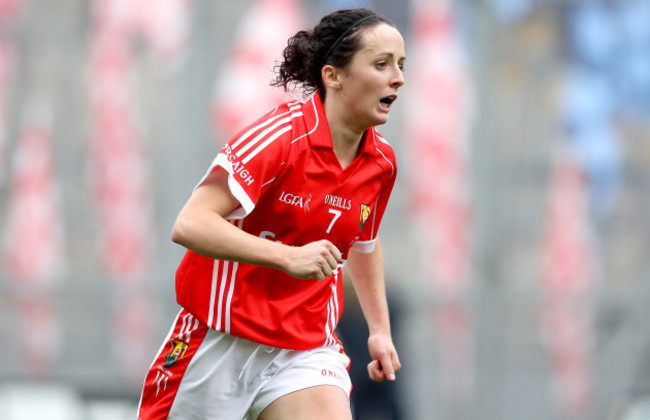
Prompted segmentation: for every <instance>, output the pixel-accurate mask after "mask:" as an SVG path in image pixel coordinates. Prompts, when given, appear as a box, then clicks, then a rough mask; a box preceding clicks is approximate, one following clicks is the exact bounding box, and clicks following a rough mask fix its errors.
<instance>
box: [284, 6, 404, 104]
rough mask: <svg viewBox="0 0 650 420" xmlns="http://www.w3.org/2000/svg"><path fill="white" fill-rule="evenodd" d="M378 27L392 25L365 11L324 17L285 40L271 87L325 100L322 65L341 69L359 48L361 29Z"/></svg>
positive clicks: (335, 13) (339, 13)
mask: <svg viewBox="0 0 650 420" xmlns="http://www.w3.org/2000/svg"><path fill="white" fill-rule="evenodd" d="M379 23H386V24H388V25H391V26H393V27H394V26H395V25H393V24H392V23H391V22H390V21H388V20H387V19H385V18H383V17H381V16H379V15H377V14H376V13H375V12H373V11H372V10H369V9H364V8H361V9H343V10H338V11H336V12H333V13H330V14H329V15H326V16H324V17H323V18H322V19H321V21H320V22H319V23H318V25H316V26H315V27H314V28H313V29H310V30H302V31H299V32H298V33H296V34H295V35H294V36H292V37H291V38H289V41H288V44H287V46H286V48H285V49H284V53H283V58H284V61H283V62H282V63H280V64H278V65H277V66H276V72H277V77H276V78H275V80H273V81H272V82H271V85H272V86H280V87H283V88H284V89H285V91H288V90H290V89H291V88H292V87H295V86H302V89H303V90H304V93H305V95H309V94H311V93H313V92H315V91H317V90H318V91H320V92H321V95H322V96H323V97H324V96H325V89H324V86H323V80H322V78H321V69H322V68H323V66H325V65H326V64H330V65H332V66H334V67H338V68H345V67H346V66H347V65H348V64H349V63H350V61H351V60H352V57H353V56H354V54H355V53H356V52H357V51H358V50H359V49H360V48H361V37H360V33H361V29H363V28H368V27H372V26H375V25H377V24H379Z"/></svg>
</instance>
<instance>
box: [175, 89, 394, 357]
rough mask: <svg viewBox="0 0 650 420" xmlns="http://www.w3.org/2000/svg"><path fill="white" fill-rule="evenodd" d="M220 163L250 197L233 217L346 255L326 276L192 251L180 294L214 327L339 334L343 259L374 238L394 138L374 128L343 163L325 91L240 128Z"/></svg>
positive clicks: (250, 228) (265, 333) (280, 342)
mask: <svg viewBox="0 0 650 420" xmlns="http://www.w3.org/2000/svg"><path fill="white" fill-rule="evenodd" d="M217 166H219V167H222V168H224V169H225V170H226V171H228V173H229V178H228V185H229V187H230V190H231V192H232V194H233V195H234V196H235V197H236V198H237V199H238V200H239V203H240V206H239V207H238V208H237V209H235V211H234V212H233V213H232V214H230V215H229V216H228V217H227V219H228V220H230V221H231V223H233V224H235V225H236V226H237V227H239V228H240V229H242V230H244V231H246V232H248V233H250V234H252V235H256V236H260V237H262V238H266V239H268V240H271V241H277V242H281V243H283V244H286V245H292V246H301V245H305V244H307V243H309V242H313V241H317V240H321V239H327V240H329V241H331V242H332V243H333V244H334V245H336V247H337V248H338V249H339V250H340V251H341V253H342V254H343V263H341V264H339V267H338V268H337V269H336V270H335V272H334V273H333V274H332V275H331V276H330V277H328V278H326V279H325V280H323V281H317V280H304V279H297V278H294V277H291V276H289V275H288V274H286V273H284V272H282V271H280V270H276V269H271V268H265V267H258V266H254V265H250V264H244V263H238V262H232V261H221V260H214V259H211V258H207V257H204V256H201V255H198V254H196V253H194V252H192V251H187V253H186V254H185V257H184V258H183V261H182V262H181V264H180V266H179V268H178V271H177V273H176V294H177V300H178V303H179V304H180V305H181V306H183V307H184V308H185V309H187V310H188V311H190V312H191V313H192V314H194V316H196V317H197V318H199V319H200V320H201V321H203V322H205V323H206V324H207V325H208V326H209V327H211V328H214V329H216V330H219V331H222V332H225V333H228V334H232V335H235V336H238V337H242V338H245V339H248V340H252V341H255V342H258V343H261V344H265V345H269V346H274V347H281V348H288V349H294V350H307V349H312V348H316V347H320V346H323V345H330V344H334V343H336V342H338V340H337V338H336V335H335V333H334V330H335V328H336V325H337V323H338V321H339V318H340V316H341V313H342V311H343V285H342V276H341V268H342V266H343V264H345V259H347V255H348V252H349V250H350V249H351V248H355V250H358V251H361V252H370V251H372V249H373V247H374V243H375V239H376V236H377V229H378V228H379V224H380V221H381V218H382V216H383V214H384V210H385V209H386V204H387V202H388V198H389V196H390V193H391V190H392V188H393V184H394V182H395V175H396V164H395V155H394V152H393V150H392V148H391V147H390V145H389V144H388V143H387V142H386V140H384V139H383V138H382V137H381V135H380V134H379V133H377V131H375V129H374V128H370V129H368V130H366V132H365V134H364V138H363V140H362V143H361V146H360V150H359V153H358V155H357V157H356V158H355V160H354V161H353V162H352V163H351V164H350V165H349V166H348V167H347V168H345V169H342V168H341V165H340V163H339V161H338V159H337V157H336V155H335V154H334V149H333V147H332V139H331V137H330V133H329V127H328V125H327V120H326V119H325V113H324V111H323V105H322V102H321V99H320V96H319V95H318V94H315V95H313V96H312V97H311V98H310V99H308V100H307V101H306V102H297V101H296V102H289V103H286V104H283V105H281V106H279V107H277V108H276V109H274V110H273V111H272V112H270V113H268V114H267V115H265V116H264V117H262V118H260V119H259V120H257V121H256V122H255V123H253V124H251V125H250V126H249V127H247V128H245V129H244V130H242V131H241V132H239V133H238V134H237V135H235V137H233V138H232V139H231V141H229V142H228V143H227V144H226V145H225V146H224V147H223V148H222V149H221V151H220V152H219V154H218V155H217V157H216V158H215V160H214V161H213V163H212V166H211V167H210V169H209V170H208V174H209V173H210V172H211V171H213V170H215V168H216V167H217ZM206 176H207V175H206ZM204 179H205V178H204ZM199 185H200V183H199Z"/></svg>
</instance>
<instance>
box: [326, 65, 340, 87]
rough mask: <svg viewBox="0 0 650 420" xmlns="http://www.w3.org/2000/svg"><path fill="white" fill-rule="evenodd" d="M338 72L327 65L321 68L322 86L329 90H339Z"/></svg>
mask: <svg viewBox="0 0 650 420" xmlns="http://www.w3.org/2000/svg"><path fill="white" fill-rule="evenodd" d="M339 76H340V74H339V70H338V69H337V68H336V67H334V66H331V65H329V64H327V65H325V66H323V68H322V69H321V77H322V78H323V85H324V86H325V87H326V88H330V89H340V88H341V80H340V77H339Z"/></svg>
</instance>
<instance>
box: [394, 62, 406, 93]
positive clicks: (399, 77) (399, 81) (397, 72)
mask: <svg viewBox="0 0 650 420" xmlns="http://www.w3.org/2000/svg"><path fill="white" fill-rule="evenodd" d="M402 85H404V73H403V72H402V69H401V68H400V67H399V65H395V68H394V70H393V77H392V80H391V86H393V87H395V88H399V87H401V86H402Z"/></svg>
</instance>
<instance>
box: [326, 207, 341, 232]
mask: <svg viewBox="0 0 650 420" xmlns="http://www.w3.org/2000/svg"><path fill="white" fill-rule="evenodd" d="M328 212H330V213H331V214H333V215H334V217H333V218H332V221H331V222H330V225H329V226H328V228H327V230H326V231H325V233H330V231H331V230H332V227H333V226H334V223H335V222H336V220H337V219H338V218H339V217H341V210H334V209H329V210H328Z"/></svg>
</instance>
